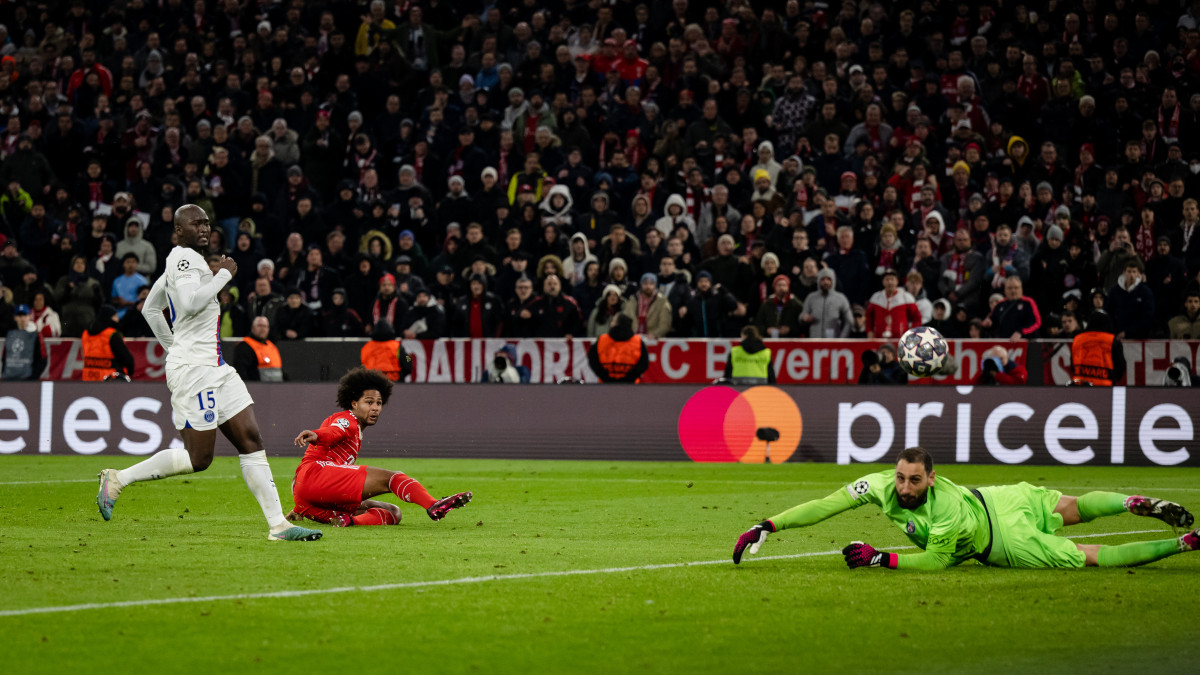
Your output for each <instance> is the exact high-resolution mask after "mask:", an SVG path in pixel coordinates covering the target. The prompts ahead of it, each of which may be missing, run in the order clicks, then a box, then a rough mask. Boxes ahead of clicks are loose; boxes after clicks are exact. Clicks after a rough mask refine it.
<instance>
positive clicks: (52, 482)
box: [0, 474, 241, 485]
mask: <svg viewBox="0 0 1200 675" xmlns="http://www.w3.org/2000/svg"><path fill="white" fill-rule="evenodd" d="M235 478H241V476H196V475H193V474H188V477H187V478H183V479H182V480H186V481H193V480H233V479H235ZM95 482H96V479H95V478H64V479H61V480H13V481H5V482H0V485H57V484H59V483H95ZM172 482H174V483H178V482H180V481H178V480H176V481H172Z"/></svg>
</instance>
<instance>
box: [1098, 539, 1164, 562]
mask: <svg viewBox="0 0 1200 675" xmlns="http://www.w3.org/2000/svg"><path fill="white" fill-rule="evenodd" d="M1180 552H1181V550H1180V548H1179V540H1178V539H1160V540H1158V541H1135V542H1133V543H1130V544H1121V545H1120V546H1101V547H1100V550H1099V551H1097V552H1096V563H1097V564H1099V565H1100V567H1132V566H1134V565H1145V564H1146V563H1152V562H1154V561H1155V560H1162V559H1163V558H1166V557H1167V556H1170V555H1175V554H1176V553H1180Z"/></svg>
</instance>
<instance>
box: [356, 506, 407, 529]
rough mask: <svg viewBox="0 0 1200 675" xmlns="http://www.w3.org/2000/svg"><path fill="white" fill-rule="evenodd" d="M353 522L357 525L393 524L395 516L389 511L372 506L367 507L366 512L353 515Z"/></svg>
mask: <svg viewBox="0 0 1200 675" xmlns="http://www.w3.org/2000/svg"><path fill="white" fill-rule="evenodd" d="M353 520H354V524H355V525H356V526H359V525H395V524H396V522H397V521H396V516H394V515H392V512H391V511H388V510H387V509H381V508H379V507H374V508H370V509H367V512H366V513H363V514H361V515H357V516H354V517H353Z"/></svg>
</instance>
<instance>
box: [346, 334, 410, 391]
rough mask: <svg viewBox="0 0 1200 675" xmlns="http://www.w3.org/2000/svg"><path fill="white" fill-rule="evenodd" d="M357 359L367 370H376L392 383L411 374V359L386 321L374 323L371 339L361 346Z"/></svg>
mask: <svg viewBox="0 0 1200 675" xmlns="http://www.w3.org/2000/svg"><path fill="white" fill-rule="evenodd" d="M359 358H360V359H361V360H362V364H363V367H365V368H366V369H367V370H378V371H380V372H381V373H383V374H384V375H387V376H388V379H389V380H391V381H393V382H398V381H400V380H403V379H404V378H405V377H407V376H408V375H409V374H410V373H412V357H411V356H409V354H408V352H406V351H404V345H402V344H400V341H399V340H397V339H396V329H394V328H392V324H390V323H388V322H387V321H383V320H380V321H376V322H375V326H374V327H373V328H372V329H371V339H370V340H369V341H368V342H367V344H365V345H363V348H362V352H361V353H360V354H359Z"/></svg>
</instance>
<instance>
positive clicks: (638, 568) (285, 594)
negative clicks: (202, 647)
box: [0, 530, 1162, 617]
mask: <svg viewBox="0 0 1200 675" xmlns="http://www.w3.org/2000/svg"><path fill="white" fill-rule="evenodd" d="M1150 532H1162V530H1132V531H1125V532H1101V533H1099V534H1081V535H1077V536H1074V537H1067V538H1068V539H1087V538H1091V537H1115V536H1120V535H1130V534H1147V533H1150ZM914 548H916V546H897V547H889V550H894V551H902V550H907V549H914ZM841 552H842V551H841V549H838V550H835V551H810V552H808V553H792V554H787V555H768V556H755V557H753V558H745V561H746V562H763V561H768V560H794V559H796V558H812V557H816V556H823V555H838V554H841ZM729 563H730V560H729V559H728V558H723V559H721V560H694V561H691V562H679V563H659V564H656V565H631V566H628V567H602V568H597V569H587V570H558V571H549V572H526V573H523V574H488V575H485V576H479V577H459V578H457V579H434V580H430V581H408V582H401V583H393V584H377V585H374V586H338V587H336V588H313V589H308V590H298V591H271V592H267V593H238V594H235V595H208V596H201V597H190V598H158V599H149V600H122V601H118V602H91V603H87V604H82V605H57V606H51V607H28V608H25V609H8V610H3V611H0V617H6V616H29V615H31V614H60V613H66V612H82V611H86V610H90V609H119V608H122V607H151V606H154V605H178V604H187V603H197V602H223V601H227V600H263V599H273V598H301V597H305V596H308V595H333V594H340V593H369V592H372V591H393V590H402V589H408V588H430V587H434V586H455V585H460V584H480V583H485V582H488V581H514V580H520V579H544V578H549V577H575V576H583V575H589V574H617V573H620V572H645V571H650V570H666V569H677V568H681V567H701V566H706V565H727V564H729Z"/></svg>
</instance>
